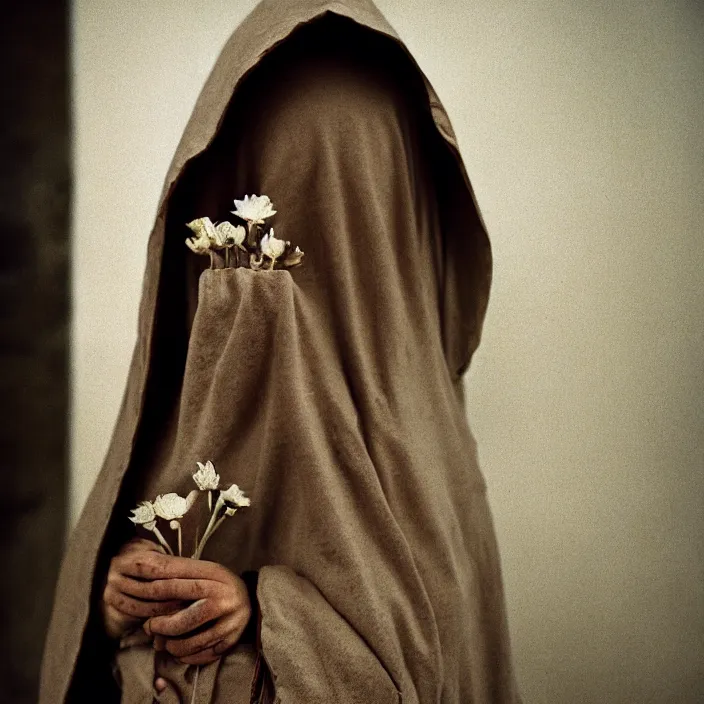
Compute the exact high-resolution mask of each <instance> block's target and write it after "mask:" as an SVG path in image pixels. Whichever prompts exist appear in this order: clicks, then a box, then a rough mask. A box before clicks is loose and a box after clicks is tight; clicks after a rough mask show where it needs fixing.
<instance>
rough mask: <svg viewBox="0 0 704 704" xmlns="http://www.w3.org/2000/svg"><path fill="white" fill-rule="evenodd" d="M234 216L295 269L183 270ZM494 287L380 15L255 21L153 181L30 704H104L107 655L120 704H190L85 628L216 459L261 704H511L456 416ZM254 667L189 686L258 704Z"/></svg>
mask: <svg viewBox="0 0 704 704" xmlns="http://www.w3.org/2000/svg"><path fill="white" fill-rule="evenodd" d="M245 193H248V194H251V193H265V194H266V195H268V196H270V197H271V199H272V201H273V202H274V205H275V207H276V209H277V211H278V212H277V214H276V215H275V216H274V218H273V220H272V221H271V224H272V225H273V226H274V228H275V232H276V234H277V236H279V237H282V238H284V239H287V240H291V241H292V242H293V243H294V244H297V245H299V246H300V247H301V248H302V249H303V250H304V251H305V253H306V256H305V259H304V263H303V265H302V266H301V267H299V268H296V269H294V270H291V271H285V270H275V271H252V270H250V269H245V268H238V269H222V268H221V269H214V270H211V269H205V268H204V265H205V263H204V261H203V259H201V258H198V257H196V255H194V254H192V253H191V252H190V251H189V250H187V248H186V247H185V245H184V239H185V237H186V236H187V235H188V234H190V233H189V232H188V231H187V230H186V229H185V227H184V223H185V222H187V221H188V220H189V219H192V218H194V217H201V216H206V215H207V216H209V217H211V219H213V220H221V219H227V218H231V216H230V215H229V212H228V211H229V210H231V209H232V208H233V206H232V200H233V199H234V198H241V197H242V196H243V195H244V194H245ZM490 271H491V257H490V249H489V244H488V238H487V235H486V229H485V227H484V225H483V222H482V219H481V215H480V213H479V210H478V208H477V206H476V202H475V199H474V195H473V192H472V189H471V186H470V184H469V180H468V178H467V174H466V171H465V169H464V166H463V164H462V161H461V158H460V156H459V152H458V150H457V143H456V140H455V137H454V133H453V131H452V127H451V126H450V122H449V119H448V117H447V114H446V113H445V111H444V109H443V108H442V106H441V104H440V102H439V100H438V98H437V96H436V94H435V92H434V91H433V90H432V88H431V86H430V84H429V83H428V81H427V79H426V78H425V77H424V75H423V74H422V72H421V71H420V69H419V68H418V67H417V65H416V64H415V62H414V61H413V59H412V58H411V57H410V55H409V54H408V52H407V51H406V49H405V47H404V45H403V44H402V43H401V42H400V40H399V39H398V37H397V36H396V34H395V33H394V31H393V30H392V29H391V27H390V26H389V25H388V23H387V22H386V21H385V20H384V18H383V17H382V15H381V14H380V13H379V12H378V10H377V9H376V8H375V7H374V5H373V4H372V3H370V2H366V1H363V0H360V1H348V2H304V1H303V0H301V1H300V2H289V3H286V4H285V6H282V3H279V2H273V1H268V0H267V1H265V2H263V3H262V4H261V5H259V6H258V7H257V8H256V9H255V10H254V11H253V13H252V14H251V15H250V16H249V17H248V18H247V19H246V20H245V21H244V22H243V24H242V25H240V27H239V28H238V29H237V31H236V32H235V33H234V35H233V37H232V38H231V40H230V41H229V42H228V44H227V45H226V47H225V49H224V50H223V52H222V54H221V56H220V58H219V60H218V62H217V64H216V66H215V68H214V69H213V72H212V74H211V77H210V78H209V80H208V82H207V84H206V86H205V88H204V89H203V92H202V94H201V96H200V98H199V100H198V103H197V105H196V107H195V109H194V112H193V116H192V118H191V121H190V122H189V124H188V126H187V128H186V131H185V133H184V136H183V138H182V140H181V143H180V145H179V148H178V150H177V153H176V156H175V157H174V160H173V163H172V165H171V167H170V170H169V174H168V176H167V179H166V184H165V187H164V191H163V195H162V200H161V204H160V206H159V211H158V215H157V219H156V223H155V226H154V229H153V231H152V233H151V236H150V241H149V249H148V260H147V270H146V275H145V279H144V289H143V296H142V302H141V308H140V320H139V330H138V340H137V345H136V348H135V354H134V357H133V361H132V367H131V370H130V374H129V379H128V384H127V389H126V392H125V397H124V401H123V405H122V408H121V411H120V414H119V418H118V422H117V426H116V429H115V432H114V436H113V439H112V443H111V446H110V449H109V451H108V455H107V457H106V460H105V463H104V466H103V469H102V471H101V473H100V475H99V477H98V479H97V481H96V485H95V488H94V490H93V491H92V493H91V495H90V497H89V499H88V501H87V503H86V507H85V509H84V511H83V513H82V515H81V518H80V521H79V523H78V525H77V527H76V528H75V530H74V532H73V535H72V537H71V541H70V544H69V546H68V548H67V550H66V554H65V556H64V562H63V566H62V570H61V576H60V579H59V583H58V586H57V591H56V598H55V606H54V613H53V618H52V623H51V627H50V630H49V634H48V637H47V642H46V646H45V654H44V662H43V668H42V682H41V695H40V702H41V703H42V704H44V703H46V704H49V702H51V703H54V702H64V701H79V702H80V701H89V700H90V701H93V700H94V699H95V697H96V694H97V692H106V696H105V697H101V701H108V700H109V699H108V696H107V691H108V689H107V688H108V687H109V686H110V681H109V677H108V678H105V679H104V680H103V679H100V678H101V677H102V676H103V673H110V669H111V668H110V663H111V661H112V656H113V655H116V669H117V675H118V678H119V679H122V682H123V687H122V693H121V694H118V695H117V696H118V697H120V698H121V700H122V701H123V702H129V703H132V702H152V701H153V700H154V699H157V700H158V701H164V702H166V701H189V699H188V697H189V696H190V686H191V682H192V678H193V671H192V668H191V669H190V670H189V668H187V667H185V666H178V664H177V663H175V661H170V662H169V661H168V660H165V659H164V657H163V654H159V656H157V655H156V654H154V653H153V652H151V650H150V648H149V647H148V646H146V647H145V646H144V645H134V646H132V647H124V648H120V649H119V650H118V651H117V653H115V652H114V651H115V648H114V646H111V644H109V643H106V642H105V638H104V636H103V634H102V629H101V625H100V620H99V617H98V615H97V614H98V609H97V600H98V599H99V598H100V594H101V591H102V585H103V582H104V578H105V573H106V569H107V563H108V561H109V559H110V557H111V556H112V555H113V554H114V553H115V551H116V549H117V547H118V546H119V545H120V543H121V542H122V541H123V540H125V539H127V538H128V537H130V534H131V533H130V531H131V530H133V529H131V528H130V525H131V524H129V523H128V521H127V520H126V518H127V515H128V510H129V508H131V507H132V506H133V505H134V504H135V502H136V501H139V500H143V499H145V498H153V496H154V495H155V494H156V493H163V492H166V491H177V492H179V493H181V494H182V495H183V494H185V493H187V491H188V490H190V489H191V488H192V486H193V485H192V480H191V473H192V472H193V471H194V469H195V462H196V461H197V460H199V461H204V460H205V459H212V460H213V462H214V463H215V466H216V467H217V469H218V472H219V473H220V475H221V479H222V482H223V483H224V484H229V483H230V482H236V483H237V484H239V485H240V487H241V488H242V489H243V490H244V491H245V492H246V493H247V495H248V496H250V497H251V500H252V506H251V508H249V509H247V510H244V511H241V512H239V513H238V514H237V515H236V516H235V517H234V518H233V519H231V522H229V523H228V524H226V525H225V526H224V527H223V528H221V529H220V531H219V533H217V534H216V535H215V537H214V538H213V539H212V541H211V543H210V544H209V545H208V549H207V553H206V554H205V555H204V557H205V558H207V559H210V560H214V561H217V562H220V563H222V564H225V565H226V566H227V567H229V568H230V569H231V570H233V571H234V572H236V573H242V572H243V571H245V570H259V582H258V589H257V597H258V602H259V607H260V628H259V638H258V642H257V644H256V646H255V650H257V651H258V652H259V653H260V655H261V658H260V665H261V667H263V668H265V669H266V671H267V673H268V675H269V676H270V678H271V680H272V682H273V684H274V687H275V700H276V701H277V702H281V703H282V704H288V703H290V704H294V703H295V704H302V703H303V702H305V703H306V704H315V703H318V702H320V703H322V702H339V703H342V704H352V703H355V704H357V703H360V704H361V702H365V703H369V702H378V703H379V704H385V703H386V702H389V703H390V702H411V703H415V702H417V703H419V704H430V703H431V702H443V703H447V704H460V703H461V704H468V703H470V702H477V703H486V704H488V703H489V702H496V703H499V704H502V703H509V702H519V701H520V699H519V695H518V693H517V689H516V684H515V678H514V675H513V670H512V666H511V658H510V646H509V636H508V629H507V624H506V614H505V606H504V595H503V589H502V583H501V573H500V564H499V555H498V550H497V547H496V542H495V537H494V530H493V525H492V519H491V515H490V511H489V507H488V504H487V500H486V486H485V482H484V479H483V477H482V474H481V471H480V469H479V466H478V462H477V450H476V444H475V442H474V439H473V437H472V434H471V432H470V429H469V427H468V425H467V420H466V416H465V404H464V396H463V390H462V388H463V387H462V374H463V373H464V371H465V370H466V369H467V367H468V365H469V363H470V360H471V356H472V353H473V352H474V350H475V349H476V347H477V345H478V342H479V336H480V332H481V325H482V321H483V317H484V312H485V309H486V304H487V299H488V289H489V282H490ZM186 538H187V540H188V531H187V535H186ZM254 655H255V653H254V652H253V649H252V648H251V646H249V645H246V644H243V645H242V646H238V647H237V648H235V649H234V650H233V651H232V652H231V653H229V654H227V655H226V656H224V657H222V658H221V659H220V661H218V662H217V663H213V664H212V665H210V666H206V667H204V668H201V673H200V678H199V686H198V694H199V698H198V701H202V702H205V701H212V702H231V701H247V700H248V699H247V697H248V695H249V692H250V688H251V685H252V678H253V674H254V669H255V667H256V666H257V664H256V662H255V657H254ZM155 673H158V674H162V675H163V676H165V677H166V678H167V679H168V680H169V683H170V686H169V689H168V691H167V693H166V694H164V695H163V696H162V697H161V698H159V697H157V696H156V694H155V692H154V691H153V690H152V689H151V686H152V683H153V676H154V674H155ZM125 678H127V680H128V682H126V681H125ZM140 683H141V684H140ZM201 684H202V685H203V686H202V687H201ZM96 688H97V692H96ZM116 700H119V699H116Z"/></svg>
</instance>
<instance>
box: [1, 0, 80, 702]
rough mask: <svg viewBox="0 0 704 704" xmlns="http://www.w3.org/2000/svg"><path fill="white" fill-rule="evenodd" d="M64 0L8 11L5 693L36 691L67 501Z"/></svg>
mask: <svg viewBox="0 0 704 704" xmlns="http://www.w3.org/2000/svg"><path fill="white" fill-rule="evenodd" d="M69 132H70V119H69V61H68V4H67V1H66V0H56V1H51V0H34V2H9V3H3V6H2V9H1V10H0V247H1V249H0V404H1V405H0V408H1V409H2V412H1V414H0V468H1V473H0V569H2V577H1V578H0V634H1V638H0V642H1V649H0V701H1V702H12V704H24V702H27V703H28V704H29V703H30V702H32V703H34V702H36V700H37V691H38V673H39V665H40V660H41V654H42V649H43V645H44V637H45V632H46V627H47V623H48V619H49V614H50V610H51V604H52V599H53V590H54V584H55V580H56V573H57V569H58V564H59V559H60V554H61V550H62V544H63V535H64V522H65V516H66V505H67V483H68V474H67V430H68V412H67V411H68V409H67V398H68V364H67V359H68V355H67V348H68V316H69V306H68V300H69V233H68V229H69V198H70V182H71V179H70V164H69V159H70V133H69Z"/></svg>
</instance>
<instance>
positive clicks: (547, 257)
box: [72, 0, 704, 704]
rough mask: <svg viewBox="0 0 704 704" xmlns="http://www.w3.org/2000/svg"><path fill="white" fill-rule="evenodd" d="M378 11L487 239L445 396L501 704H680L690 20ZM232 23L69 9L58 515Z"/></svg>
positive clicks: (694, 674)
mask: <svg viewBox="0 0 704 704" xmlns="http://www.w3.org/2000/svg"><path fill="white" fill-rule="evenodd" d="M283 1H284V0H282V2H283ZM378 4H379V7H380V8H381V9H382V11H384V12H385V13H386V14H387V17H388V18H389V20H390V21H391V22H392V24H394V26H395V27H396V28H397V30H398V31H399V32H400V33H401V35H402V36H403V37H404V38H405V39H406V41H407V43H408V45H409V47H410V48H411V50H412V51H413V52H414V53H415V55H416V57H417V59H418V60H419V62H420V64H421V65H422V67H423V68H424V69H425V71H426V73H427V74H428V76H429V77H430V79H431V80H432V81H433V83H434V85H435V87H436V88H437V90H438V92H439V93H440V95H441V97H442V99H443V100H444V102H445V104H446V106H447V108H448V110H449V112H450V116H451V118H452V120H453V123H454V125H455V127H456V131H457V133H458V136H459V138H460V143H461V145H462V149H463V154H464V157H465V160H466V163H467V167H468V170H469V173H470V176H471V178H472V181H473V183H474V186H475V188H476V192H477V196H478V200H479V203H480V206H481V208H482V212H483V215H484V217H485V220H486V223H487V225H488V228H489V232H490V236H491V238H492V241H493V245H494V253H495V279H494V287H493V294H492V299H491V303H490V308H489V314H488V317H487V321H486V328H485V334H484V340H483V344H482V347H481V348H480V351H479V352H478V353H477V356H476V358H475V362H474V365H473V368H472V371H471V372H470V375H469V378H468V391H469V399H470V417H471V423H472V427H473V429H474V431H475V434H476V436H477V439H478V441H479V444H480V452H481V459H482V466H483V468H484V472H485V475H486V477H487V480H488V483H489V486H490V497H491V502H492V506H493V510H494V516H495V520H496V527H497V533H498V537H499V541H500V545H501V548H502V559H503V566H504V576H505V583H506V590H507V599H508V606H509V614H510V619H511V629H512V634H513V641H514V647H515V660H516V666H517V670H518V674H519V677H520V681H521V684H522V689H523V692H524V696H525V700H526V704H543V703H545V704H575V703H576V702H580V703H593V704H605V703H608V704H611V703H613V704H616V703H619V704H620V703H624V704H626V703H630V702H634V703H635V702H637V703H638V704H644V703H646V702H657V703H661V702H662V703H668V704H669V703H672V704H675V703H680V702H682V703H685V702H686V703H687V704H690V703H691V704H694V702H701V701H704V363H703V355H702V349H703V348H704V297H703V289H704V287H703V282H702V278H703V277H702V269H703V267H704V232H703V229H704V227H703V225H704V148H703V146H702V141H703V138H702V134H703V130H704V119H703V117H702V116H703V115H704V112H703V111H704V8H702V6H701V5H700V4H699V3H698V2H697V0H690V1H689V2H687V1H685V0H655V1H648V0H621V1H620V2H611V1H610V0H602V1H597V0H569V1H564V2H560V1H559V0H554V1H553V2H545V1H542V2H541V1H538V2H509V0H491V1H489V0H476V1H474V2H470V1H466V2H462V1H461V0H456V1H454V2H432V3H431V2H422V3H421V2H420V1H419V0H416V1H415V2H412V1H410V0H408V1H406V2H403V1H402V0H379V3H378ZM253 5H254V3H253V2H252V1H251V0H247V1H246V2H242V1H235V0H199V2H198V3H191V2H189V1H188V0H150V1H149V2H137V1H136V0H133V1H127V0H125V1H123V2H119V3H117V2H114V0H76V2H75V4H74V16H73V28H74V29H73V33H74V45H73V51H74V66H75V77H74V88H75V106H74V107H75V129H76V132H75V142H74V154H75V169H76V170H75V177H76V195H75V210H74V260H73V262H74V296H75V298H74V319H73V406H72V420H73V436H72V460H73V490H72V501H73V505H72V508H73V515H74V518H75V516H76V514H77V512H78V511H79V510H80V507H81V506H82V505H83V502H84V500H85V498H86V496H87V493H88V491H89V490H90V487H91V485H92V482H93V481H94V479H95V476H96V473H97V471H98V470H99V467H100V465H101V462H102V459H103V455H104V453H105V450H106V448H107V444H108V440H109V437H110V433H111V431H112V426H113V423H114V420H115V416H116V413H117V410H118V405H119V402H120V398H121V394H122V390H123V385H124V381H125V377H126V373H127V367H128V362H129V358H130V355H131V352H132V346H133V344H134V339H135V329H136V319H137V306H138V300H139V294H140V287H141V277H142V273H143V266H144V261H145V254H146V239H147V235H148V233H149V230H150V228H151V224H152V218H153V216H154V212H155V208H156V202H157V198H158V194H159V191H160V188H161V185H162V180H163V177H164V175H165V172H166V168H167V166H168V162H169V160H170V158H171V156H172V154H173V151H174V149H175V147H176V144H177V141H178V139H179V137H180V134H181V131H182V129H183V127H184V125H185V123H186V121H187V119H188V116H189V113H190V110H191V108H192V106H193V103H194V100H195V98H196V96H197V94H198V92H199V90H200V88H201V86H202V84H203V81H204V80H205V77H206V75H207V73H208V71H209V69H210V67H211V66H212V63H213V61H214V60H215V57H216V55H217V53H218V52H219V50H220V48H221V46H222V44H223V43H224V41H225V39H226V38H227V36H228V35H229V34H230V32H231V30H232V29H233V28H234V26H235V25H236V24H237V23H238V22H239V20H240V19H241V18H243V17H244V15H245V14H246V13H247V12H248V11H249V9H251V7H253Z"/></svg>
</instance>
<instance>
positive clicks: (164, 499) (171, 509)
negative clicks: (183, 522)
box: [154, 489, 198, 521]
mask: <svg viewBox="0 0 704 704" xmlns="http://www.w3.org/2000/svg"><path fill="white" fill-rule="evenodd" d="M197 496H198V491H197V490H196V489H194V490H193V491H192V492H191V493H190V494H189V495H188V497H187V498H185V499H184V498H183V497H182V496H179V495H178V494H173V493H172V494H163V495H159V496H157V497H156V499H155V500H154V511H155V513H156V515H157V516H159V518H163V519H164V520H167V521H173V520H176V519H178V518H183V517H184V515H185V514H186V513H187V512H188V510H189V509H190V508H191V506H192V505H193V502H194V501H195V500H196V497H197Z"/></svg>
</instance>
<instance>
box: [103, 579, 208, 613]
mask: <svg viewBox="0 0 704 704" xmlns="http://www.w3.org/2000/svg"><path fill="white" fill-rule="evenodd" d="M108 585H109V586H111V587H112V588H113V589H115V590H116V591H118V592H122V593H123V594H129V595H130V596H133V597H136V598H138V599H143V600H144V601H173V600H175V599H178V600H181V601H195V600H196V599H206V598H208V597H210V596H215V595H216V594H218V593H219V592H220V591H221V585H220V583H219V582H213V581H212V580H202V579H156V580H154V581H150V582H140V581H139V580H136V579H133V578H132V577H126V576H125V575H121V574H119V573H117V572H115V573H113V574H111V575H110V576H109V577H108ZM184 606H185V604H184Z"/></svg>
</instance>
